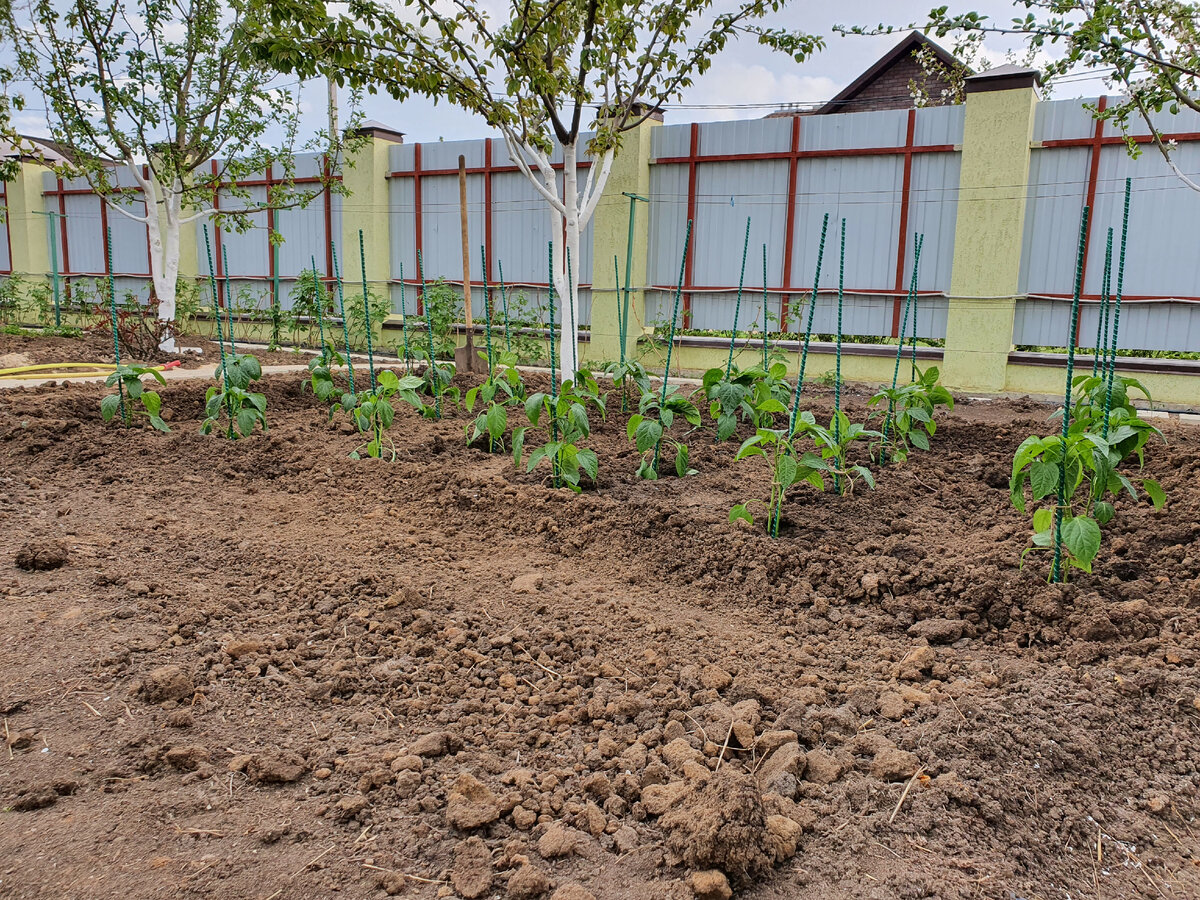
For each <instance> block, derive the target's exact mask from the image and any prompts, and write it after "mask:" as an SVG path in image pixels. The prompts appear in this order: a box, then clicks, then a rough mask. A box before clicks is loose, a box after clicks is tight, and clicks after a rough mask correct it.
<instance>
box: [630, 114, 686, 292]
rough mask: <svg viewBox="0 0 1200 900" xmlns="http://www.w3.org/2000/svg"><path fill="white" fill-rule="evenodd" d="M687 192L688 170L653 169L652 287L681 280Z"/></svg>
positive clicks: (649, 249) (649, 251) (649, 279)
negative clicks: (680, 265)
mask: <svg viewBox="0 0 1200 900" xmlns="http://www.w3.org/2000/svg"><path fill="white" fill-rule="evenodd" d="M662 130H663V128H662V127H659V128H656V129H654V131H655V133H657V132H659V131H662ZM684 152H686V150H685V151H684ZM687 189H688V170H687V166H678V165H667V166H651V167H650V204H649V206H650V209H649V216H650V226H649V229H650V234H649V241H648V243H649V246H648V247H647V251H646V256H647V259H646V281H647V283H649V284H660V285H669V284H675V283H676V282H677V281H678V280H679V259H680V255H681V254H682V253H683V234H684V230H685V228H686V227H687ZM638 213H639V214H643V211H642V210H638Z"/></svg>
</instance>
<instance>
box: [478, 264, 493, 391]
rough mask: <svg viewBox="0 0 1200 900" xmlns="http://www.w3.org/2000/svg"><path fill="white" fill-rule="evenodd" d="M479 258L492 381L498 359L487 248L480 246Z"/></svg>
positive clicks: (489, 371)
mask: <svg viewBox="0 0 1200 900" xmlns="http://www.w3.org/2000/svg"><path fill="white" fill-rule="evenodd" d="M479 258H480V259H481V260H482V261H483V320H484V322H485V324H486V330H485V332H484V334H485V335H486V337H487V363H488V380H489V381H490V380H491V379H492V376H493V374H494V370H495V368H496V357H495V356H494V355H493V354H492V293H491V290H490V288H488V259H487V247H486V246H485V245H483V244H480V245H479Z"/></svg>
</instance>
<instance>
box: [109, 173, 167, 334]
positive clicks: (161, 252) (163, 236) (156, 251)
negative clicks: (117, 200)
mask: <svg viewBox="0 0 1200 900" xmlns="http://www.w3.org/2000/svg"><path fill="white" fill-rule="evenodd" d="M126 166H127V168H128V169H129V170H130V171H131V172H132V173H133V177H134V178H135V179H136V180H137V183H138V186H139V187H141V189H142V196H143V198H145V201H146V215H145V216H144V217H141V216H134V215H132V214H131V213H129V212H128V211H126V210H125V209H123V208H122V207H120V206H117V205H115V204H110V205H111V206H113V208H114V209H117V210H119V211H120V212H122V213H124V214H125V215H126V216H128V217H129V218H131V219H133V220H134V221H140V222H144V223H145V225H146V236H147V238H148V242H149V244H150V279H151V281H152V282H153V283H154V296H155V297H156V298H157V299H158V318H159V320H160V321H162V322H172V323H173V322H174V321H175V290H176V284H177V282H178V280H179V250H180V246H179V239H180V233H181V231H182V226H183V222H182V219H181V216H180V213H181V212H182V196H183V190H182V185H181V184H179V183H176V184H173V185H171V188H170V189H169V190H164V189H163V186H162V184H160V183H159V181H158V179H157V178H155V177H154V174H153V172H151V173H150V174H149V175H146V174H143V171H142V167H141V166H139V165H137V164H136V163H134V162H127V163H126ZM158 349H160V350H162V351H163V352H165V353H175V352H176V350H177V349H178V347H177V346H176V343H175V332H174V331H173V330H170V329H167V330H165V331H164V332H163V339H162V341H161V342H160V343H159V345H158Z"/></svg>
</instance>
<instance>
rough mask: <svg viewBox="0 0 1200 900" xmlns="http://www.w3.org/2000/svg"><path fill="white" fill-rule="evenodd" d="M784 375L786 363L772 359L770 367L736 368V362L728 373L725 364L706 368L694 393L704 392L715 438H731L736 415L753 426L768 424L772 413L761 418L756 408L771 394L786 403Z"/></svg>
mask: <svg viewBox="0 0 1200 900" xmlns="http://www.w3.org/2000/svg"><path fill="white" fill-rule="evenodd" d="M786 375H787V366H786V365H785V364H784V363H775V364H773V365H772V366H771V367H770V368H769V370H764V369H763V368H762V367H761V366H752V367H751V368H749V369H746V370H744V371H739V370H738V368H737V366H732V367H731V368H730V370H729V372H728V374H727V373H726V371H725V369H724V368H722V367H720V366H718V367H716V368H713V369H709V370H708V371H707V372H705V373H704V377H703V379H702V380H701V382H700V387H699V389H698V390H697V391H696V394H703V395H704V397H705V398H706V399H707V400H708V401H709V403H708V413H709V415H710V416H712V418H713V420H714V421H715V422H716V423H717V441H718V442H719V441H726V440H728V439H729V438H731V437H732V436H733V434H734V432H736V431H737V426H738V420H739V419H742V420H745V421H748V422H751V423H753V424H754V425H755V426H756V427H758V426H760V425H761V426H763V427H767V426H769V424H770V419H769V417H770V415H771V414H770V413H764V415H765V416H766V417H767V418H766V420H764V421H760V420H759V414H758V412H757V410H758V408H759V406H760V405H761V401H762V400H763V399H765V398H766V397H774V398H775V399H777V400H779V401H780V403H782V404H785V405H786V404H787V402H788V400H789V399H790V397H791V388H790V387H789V386H788V385H787V382H786V381H785V377H786ZM760 386H761V387H760ZM692 396H695V394H693V395H692Z"/></svg>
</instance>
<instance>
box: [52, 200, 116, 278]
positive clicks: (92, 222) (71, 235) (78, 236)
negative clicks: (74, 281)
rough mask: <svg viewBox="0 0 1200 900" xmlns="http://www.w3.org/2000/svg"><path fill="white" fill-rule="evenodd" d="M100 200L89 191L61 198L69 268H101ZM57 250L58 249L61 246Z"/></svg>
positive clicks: (81, 269) (77, 269)
mask: <svg viewBox="0 0 1200 900" xmlns="http://www.w3.org/2000/svg"><path fill="white" fill-rule="evenodd" d="M100 203H101V200H100V198H99V197H97V196H95V195H93V194H70V195H68V196H66V197H64V198H63V209H64V212H65V213H66V219H67V240H66V243H67V248H68V251H69V256H68V257H67V259H68V260H69V261H70V264H71V271H72V272H89V273H95V272H103V271H104V268H105V266H104V232H103V229H102V228H101V222H100ZM113 215H120V213H114V214H113ZM114 240H115V238H114ZM59 252H62V248H61V247H60V248H59Z"/></svg>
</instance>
